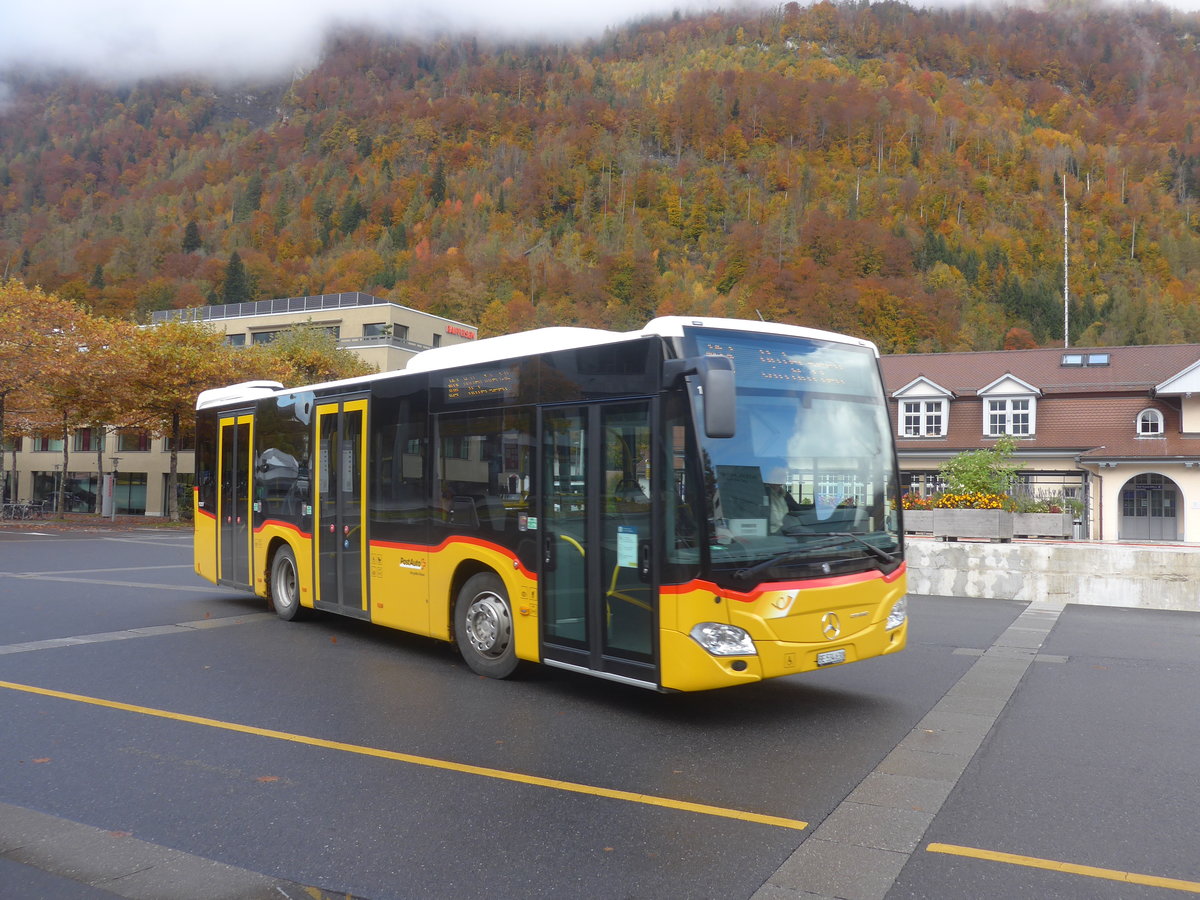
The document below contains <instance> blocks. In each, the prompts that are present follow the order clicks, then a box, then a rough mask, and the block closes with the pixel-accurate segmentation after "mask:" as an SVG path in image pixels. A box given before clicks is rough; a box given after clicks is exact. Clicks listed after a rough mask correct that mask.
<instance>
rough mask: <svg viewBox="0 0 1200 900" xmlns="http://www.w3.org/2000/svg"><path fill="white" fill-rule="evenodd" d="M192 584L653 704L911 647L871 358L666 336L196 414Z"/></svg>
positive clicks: (535, 347) (460, 348)
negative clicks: (558, 671)
mask: <svg viewBox="0 0 1200 900" xmlns="http://www.w3.org/2000/svg"><path fill="white" fill-rule="evenodd" d="M197 423H198V434H197V450H196V454H197V455H196V459H197V463H196V475H197V479H196V481H197V485H196V489H195V567H196V572H197V573H198V574H200V575H201V576H202V577H204V578H207V579H208V580H210V581H212V582H214V583H217V584H222V585H229V586H231V587H236V588H241V589H245V590H249V591H253V592H254V593H256V594H258V595H259V596H262V597H264V598H270V600H271V601H272V602H273V604H274V608H275V610H276V612H277V613H278V615H279V616H281V617H282V618H284V619H293V618H296V617H298V616H300V615H301V614H303V613H305V612H307V611H309V610H321V611H325V612H332V613H340V614H342V615H347V616H353V617H355V618H359V619H365V620H368V621H371V622H375V623H378V624H380V625H384V626H387V627H389V628H397V629H401V630H403V631H410V632H413V633H416V634H422V635H429V636H432V637H435V638H441V639H443V640H446V641H453V642H455V643H457V645H458V648H459V650H460V651H461V653H462V655H463V658H464V659H465V660H466V662H467V663H468V665H469V666H470V667H471V668H472V669H473V670H474V671H476V672H478V673H480V674H483V675H488V676H493V677H496V678H503V677H505V676H507V675H509V674H511V673H512V672H513V670H514V669H515V668H516V666H517V665H518V663H519V662H520V661H521V660H528V661H531V662H542V663H545V664H546V665H551V666H558V667H561V668H564V669H569V670H571V671H575V672H583V673H588V674H591V675H595V676H598V677H600V678H607V679H611V680H614V681H619V682H623V683H626V684H631V685H637V686H641V687H646V688H651V689H654V690H661V691H693V690H706V689H710V688H718V687H725V686H729V685H736V684H746V683H749V682H755V681H760V680H762V679H765V678H774V677H778V676H781V675H793V674H796V673H800V672H805V671H810V670H813V669H818V668H823V667H827V666H836V665H841V664H844V663H849V662H855V661H857V660H862V659H868V658H871V657H876V656H881V655H884V654H888V653H895V652H897V651H898V650H900V649H902V648H903V647H904V645H905V640H906V637H907V605H906V595H905V590H906V584H905V564H904V544H903V532H902V530H901V522H900V515H901V513H900V511H899V506H900V504H899V496H898V486H899V480H898V477H897V469H896V455H895V449H894V444H893V433H892V428H891V426H890V424H889V416H888V412H887V406H886V403H885V399H884V393H883V386H882V381H881V378H880V374H879V364H878V351H877V350H876V348H875V347H874V345H872V344H871V343H869V342H867V341H864V340H860V339H857V338H852V337H846V336H842V335H837V334H831V333H828V332H822V331H815V330H812V329H806V328H800V327H795V326H787V325H774V324H768V323H763V322H747V321H740V320H731V319H708V318H688V317H666V318H658V319H655V320H653V321H651V322H650V323H649V324H648V325H646V327H645V328H643V329H641V330H639V331H635V332H630V333H618V332H611V331H601V330H595V329H584V328H546V329H540V330H537V331H531V332H527V333H523V334H513V335H507V336H504V337H497V338H490V339H486V340H480V341H474V342H471V343H464V344H456V345H453V346H448V347H442V348H435V349H431V350H426V351H424V352H422V353H419V354H418V355H416V356H415V357H414V358H413V359H412V360H411V361H410V362H409V364H408V367H407V368H406V369H404V370H403V371H398V372H386V373H381V374H378V375H369V376H365V377H361V378H353V379H347V380H344V381H336V382H330V383H327V384H318V385H312V386H308V387H303V388H284V387H282V386H281V385H279V384H276V383H273V382H249V383H245V384H239V385H233V386H231V387H228V388H222V389H218V390H212V391H205V392H204V393H203V394H201V395H200V397H199V400H198V402H197Z"/></svg>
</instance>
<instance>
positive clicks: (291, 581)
mask: <svg viewBox="0 0 1200 900" xmlns="http://www.w3.org/2000/svg"><path fill="white" fill-rule="evenodd" d="M271 593H272V594H273V596H274V599H275V603H276V604H277V605H278V606H279V607H280V608H281V609H291V608H292V606H294V605H295V603H296V567H295V565H293V564H292V561H291V560H290V559H282V560H280V561H279V564H278V565H276V566H275V584H274V590H273V591H272V592H271Z"/></svg>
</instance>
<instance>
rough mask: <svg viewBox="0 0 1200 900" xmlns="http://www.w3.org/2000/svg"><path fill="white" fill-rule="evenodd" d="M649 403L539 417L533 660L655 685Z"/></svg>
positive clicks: (555, 411)
mask: <svg viewBox="0 0 1200 900" xmlns="http://www.w3.org/2000/svg"><path fill="white" fill-rule="evenodd" d="M651 404H652V401H649V400H645V401H636V402H613V403H603V404H594V405H572V406H566V407H557V408H547V409H544V410H543V411H542V417H541V428H540V433H541V435H542V440H541V464H540V471H541V483H542V492H541V493H542V509H541V524H540V532H541V539H542V547H541V550H542V552H541V554H540V556H541V571H540V573H539V574H540V577H539V581H540V585H541V587H540V590H539V595H540V596H539V608H540V616H541V621H542V659H543V660H544V661H545V662H547V663H549V664H550V665H557V666H560V667H562V668H572V669H579V670H586V671H588V672H591V673H593V674H596V675H600V676H602V677H607V678H612V679H614V680H618V681H629V682H634V683H637V684H639V685H643V686H646V685H651V686H657V685H658V640H657V635H658V592H657V583H656V578H655V573H654V568H655V567H654V562H653V560H654V554H653V552H652V548H653V544H652V535H653V534H654V528H655V523H656V521H657V517H658V513H657V511H656V508H655V507H656V504H655V503H653V502H652V499H651V498H652V497H653V496H654V492H655V490H656V488H655V486H654V482H653V479H652V474H653V473H652V472H651V460H653V459H655V456H654V455H653V454H654V447H653V431H652V429H651V424H650V423H651V414H652V407H651Z"/></svg>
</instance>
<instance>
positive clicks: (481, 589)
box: [454, 572, 517, 678]
mask: <svg viewBox="0 0 1200 900" xmlns="http://www.w3.org/2000/svg"><path fill="white" fill-rule="evenodd" d="M454 638H455V641H456V642H457V643H458V649H459V652H460V653H462V655H463V659H465V660H466V662H467V665H468V666H470V667H471V670H472V671H474V672H476V673H478V674H479V675H486V676H488V677H489V678H507V677H508V676H509V675H511V674H512V673H513V670H514V669H516V667H517V648H516V645H515V644H514V643H513V617H512V605H511V604H510V603H509V602H508V592H507V591H506V590H505V589H504V582H502V581H501V580H500V578H499V576H497V575H494V574H492V573H491V572H480V573H479V574H478V575H472V576H471V577H470V578H468V579H467V582H466V584H464V585H463V586H462V589H461V590H460V591H459V592H458V602H457V603H456V604H455V607H454Z"/></svg>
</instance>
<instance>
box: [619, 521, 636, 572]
mask: <svg viewBox="0 0 1200 900" xmlns="http://www.w3.org/2000/svg"><path fill="white" fill-rule="evenodd" d="M637 551H638V541H637V529H636V528H633V527H631V526H629V525H618V526H617V565H618V566H621V567H622V568H625V569H636V568H637V564H638V563H637Z"/></svg>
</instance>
